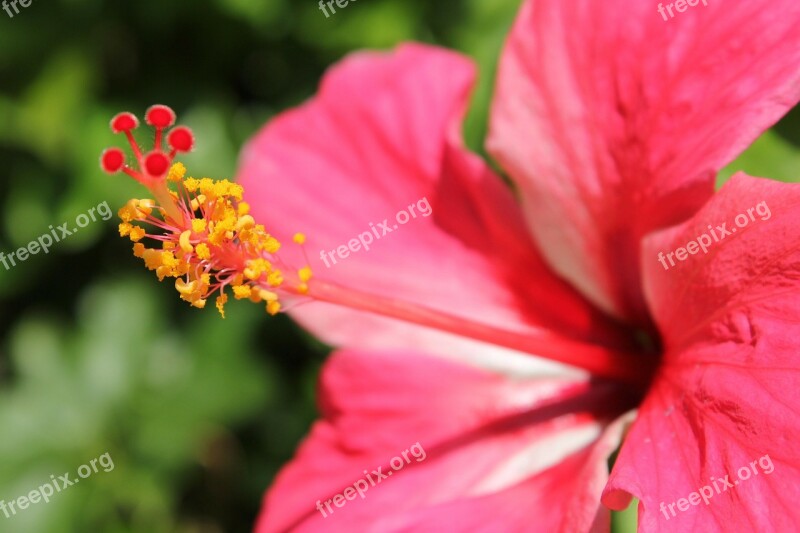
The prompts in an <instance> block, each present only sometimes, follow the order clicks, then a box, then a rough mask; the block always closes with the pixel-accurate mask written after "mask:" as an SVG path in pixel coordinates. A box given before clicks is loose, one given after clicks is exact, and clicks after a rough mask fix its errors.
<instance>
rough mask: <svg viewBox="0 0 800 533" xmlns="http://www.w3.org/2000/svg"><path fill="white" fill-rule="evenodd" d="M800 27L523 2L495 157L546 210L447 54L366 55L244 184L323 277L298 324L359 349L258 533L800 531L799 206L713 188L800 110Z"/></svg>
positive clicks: (742, 8)
mask: <svg viewBox="0 0 800 533" xmlns="http://www.w3.org/2000/svg"><path fill="white" fill-rule="evenodd" d="M798 22H800V4H798V3H797V2H795V1H790V0H772V1H769V2H768V1H766V0H756V1H750V2H736V3H733V2H720V1H717V2H710V3H709V4H708V6H707V7H701V6H698V7H697V9H694V10H690V11H689V12H687V13H684V14H683V16H682V17H678V18H675V19H674V20H669V21H666V22H665V21H664V19H663V18H662V16H661V15H659V13H658V11H657V9H656V7H655V6H654V5H653V4H650V3H648V2H630V1H623V0H608V1H605V2H596V1H593V0H570V1H564V0H538V1H528V2H526V3H525V5H524V7H523V9H522V11H521V13H520V15H519V18H518V20H517V22H516V24H515V25H514V28H513V30H512V33H511V35H510V38H509V41H508V44H507V46H506V49H505V51H504V53H503V57H502V60H501V65H500V73H499V80H498V85H497V93H496V98H495V102H494V107H493V109H492V117H491V134H490V138H489V143H488V146H489V149H490V152H491V153H492V154H493V155H494V156H495V157H496V159H497V160H498V162H499V163H500V164H501V165H502V167H503V168H504V169H505V170H506V171H507V172H508V174H509V176H510V178H511V179H512V181H513V183H514V185H515V186H516V189H517V190H518V191H519V193H520V194H519V196H520V200H521V202H520V203H518V202H517V201H516V199H515V197H514V195H513V194H512V193H511V192H510V190H509V189H508V188H507V187H506V185H505V184H504V182H503V181H502V180H501V179H500V178H499V177H498V176H497V175H496V174H495V173H494V172H493V171H492V170H491V169H490V167H489V166H487V165H486V164H485V163H484V162H483V161H482V160H481V159H480V158H478V157H477V156H475V155H473V154H471V153H469V152H468V151H467V150H465V148H464V147H463V145H462V142H461V138H460V127H461V119H462V117H463V113H464V109H465V106H466V101H467V95H468V92H469V89H470V87H471V86H472V83H473V78H474V72H473V68H472V66H471V64H470V63H469V62H468V61H467V60H466V59H464V58H462V57H460V56H459V55H456V54H454V53H450V52H447V51H444V50H440V49H436V48H431V47H425V46H419V45H407V46H403V47H401V48H400V49H398V50H397V51H396V52H394V53H391V54H376V53H360V54H356V55H354V56H351V57H349V58H348V59H346V60H345V61H344V62H343V63H342V64H340V65H338V66H337V67H335V68H334V69H333V70H332V71H331V72H330V73H329V74H328V75H327V76H326V77H325V79H324V81H323V83H322V87H321V89H320V93H319V95H318V96H317V97H316V98H314V99H313V100H312V101H310V102H309V103H307V104H305V105H304V106H302V107H300V108H299V109H296V110H293V111H291V112H289V113H286V114H284V115H282V116H280V117H278V118H277V119H276V120H275V121H273V122H272V123H271V124H269V125H268V126H267V127H266V128H265V129H264V130H263V131H262V132H261V133H259V134H258V135H257V137H256V138H255V139H254V140H253V141H252V142H251V144H250V145H249V146H248V147H247V149H246V151H245V152H244V155H243V160H242V166H241V169H240V173H239V175H240V178H239V183H240V184H242V185H244V186H245V189H246V192H245V198H246V199H247V200H248V201H249V202H250V204H251V205H252V215H253V216H254V218H255V219H257V220H259V221H262V222H263V223H265V224H266V227H267V228H269V231H270V234H272V235H275V237H276V238H277V239H279V240H288V239H290V238H291V235H292V234H293V233H294V232H295V231H297V230H301V231H303V232H305V233H306V234H308V241H307V245H308V247H310V248H312V249H313V250H317V249H319V250H320V251H321V253H320V258H319V259H316V257H314V258H313V259H312V261H310V263H311V264H310V266H311V267H312V268H313V270H314V273H315V277H314V279H312V280H311V281H309V282H308V284H307V287H304V288H307V291H302V293H303V294H306V293H307V296H308V297H310V298H312V299H313V300H316V301H312V302H311V303H308V304H307V305H303V306H298V307H296V308H295V309H294V310H293V311H291V312H292V314H293V315H294V316H295V317H296V318H297V319H298V320H299V321H300V322H301V323H303V324H304V325H305V326H306V327H308V328H309V329H310V330H311V331H312V332H314V333H316V334H317V335H319V336H320V337H321V338H322V339H324V340H325V341H327V342H329V343H331V344H334V345H336V346H339V347H340V349H339V350H338V351H337V352H335V354H334V355H333V357H332V359H331V361H330V362H329V363H328V365H327V366H326V368H325V370H324V372H323V376H322V387H321V391H320V394H321V407H322V412H323V419H322V420H321V421H320V422H318V423H317V424H316V425H315V427H314V428H313V430H312V432H311V435H310V436H309V438H308V439H307V440H306V441H305V443H304V444H303V445H302V447H301V448H300V450H299V452H298V455H297V457H296V459H295V460H294V461H293V462H292V463H291V464H290V465H289V466H287V467H286V468H285V469H284V470H283V471H282V472H281V474H280V475H279V476H278V479H277V481H276V483H275V486H274V487H273V488H272V489H271V490H270V492H269V493H268V495H267V497H266V500H265V507H264V513H263V515H262V516H261V518H260V520H259V523H258V525H257V531H259V532H269V531H287V530H292V531H347V532H350V531H381V532H383V531H486V532H489V531H491V532H494V531H498V532H499V531H502V532H506V531H565V532H573V531H589V530H598V531H602V530H607V529H608V515H609V511H608V507H610V508H614V509H621V508H624V507H625V506H626V505H627V504H628V502H629V501H630V498H631V496H635V497H637V498H639V499H640V500H641V503H640V506H639V519H640V520H639V523H640V529H641V530H643V531H704V532H705V531H743V530H748V531H749V530H754V529H763V530H769V531H791V530H793V529H794V528H795V527H796V524H797V523H800V510H798V507H795V500H796V499H797V497H798V496H800V489H798V480H800V471H798V468H800V452H798V451H797V447H796V446H795V445H794V443H795V442H796V441H797V438H798V436H800V420H798V416H799V415H798V413H799V412H800V409H798V408H799V407H800V406H798V401H797V400H796V397H797V396H796V394H795V391H796V390H797V389H798V386H800V375H799V374H798V370H799V369H800V359H799V358H798V354H797V344H796V339H798V333H799V332H798V329H799V328H800V303H798V300H797V298H796V295H797V290H798V288H800V285H799V284H800V252H798V244H800V231H798V227H800V225H799V224H798V222H800V220H798V215H797V211H796V210H795V206H796V205H797V204H798V203H800V189H798V186H797V185H786V184H780V183H775V182H770V181H767V180H763V179H757V178H751V177H748V176H745V175H741V174H740V175H737V176H736V177H734V178H733V179H732V180H731V181H730V183H728V184H727V185H726V186H725V187H723V189H722V190H720V191H719V192H717V193H716V194H714V193H713V185H714V178H715V174H716V172H717V171H718V170H719V169H720V168H721V167H722V166H723V165H725V164H726V163H728V162H729V161H731V160H732V159H733V158H734V157H735V156H736V155H737V154H738V153H739V152H740V151H741V150H742V149H743V148H744V147H745V146H747V145H748V144H749V143H750V142H751V141H753V140H754V138H755V137H756V136H757V135H758V134H760V133H761V132H762V131H763V130H764V129H766V128H767V127H769V126H770V125H771V124H773V123H774V122H775V121H776V120H777V119H778V118H779V117H780V116H781V115H782V114H784V113H785V112H786V111H787V110H788V109H789V108H790V107H791V106H793V105H794V104H795V103H796V102H797V101H798V98H799V97H800V71H799V70H798V68H797V65H798V61H800V34H798V32H797V26H798ZM412 206H414V207H415V208H416V211H414V212H416V213H417V216H416V217H413V216H412ZM426 206H427V207H426ZM420 211H422V212H423V214H421V213H420ZM401 212H402V213H404V216H403V217H400V216H399V215H400V213H401ZM424 213H427V215H426V214H424ZM742 216H744V218H741V217H742ZM403 221H405V222H403ZM734 230H735V231H734ZM370 234H371V236H370V237H369V242H367V237H366V236H367V235H370ZM706 241H708V242H706ZM691 243H694V244H691ZM282 257H283V260H284V261H285V262H286V263H287V264H290V265H302V264H305V263H306V261H305V258H304V257H303V255H302V251H301V249H300V248H296V249H291V250H286V252H285V254H284V255H283V256H282ZM548 359H549V360H550V361H548ZM631 422H632V424H631ZM624 433H627V434H626V435H625V436H624V440H623V434H624ZM620 443H622V446H621V450H620V453H619V457H618V458H617V460H616V463H615V465H614V469H613V471H612V472H611V475H610V478H609V477H608V476H609V474H608V471H607V466H606V465H607V460H608V457H609V455H610V454H611V452H613V451H614V450H615V449H616V448H617V447H618V446H619V445H620ZM414 446H416V447H417V448H414ZM412 449H419V450H424V455H425V457H424V459H422V458H421V457H422V454H419V457H418V456H417V455H413V456H412V455H410V454H411V450H412ZM404 454H405V455H404ZM398 458H400V462H399V463H398V462H397V461H395V460H396V459H398ZM395 466H400V468H395ZM381 469H382V470H381ZM375 472H377V473H375ZM388 472H391V473H392V474H393V475H392V477H389V476H388ZM376 478H377V479H376ZM366 480H369V486H367V490H366V491H365V490H363V489H362V487H363V486H364V485H366V483H367V481H366ZM358 489H362V490H358ZM707 489H708V490H707ZM709 491H712V492H711V494H708V492H709ZM337 495H338V496H337ZM601 501H602V503H601Z"/></svg>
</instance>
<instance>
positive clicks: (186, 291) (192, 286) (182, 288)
mask: <svg viewBox="0 0 800 533" xmlns="http://www.w3.org/2000/svg"><path fill="white" fill-rule="evenodd" d="M175 289H176V290H177V291H178V292H179V293H181V295H183V296H188V295H190V294H192V293H193V292H195V291H196V290H197V282H196V281H190V282H189V283H186V281H184V280H183V278H178V279H176V280H175Z"/></svg>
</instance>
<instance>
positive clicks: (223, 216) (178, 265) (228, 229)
mask: <svg viewBox="0 0 800 533" xmlns="http://www.w3.org/2000/svg"><path fill="white" fill-rule="evenodd" d="M145 121H146V122H147V124H149V125H150V126H152V127H154V128H155V129H156V139H155V143H154V146H153V149H152V150H150V151H148V152H145V151H143V150H142V149H141V148H140V147H139V146H138V145H137V144H136V141H135V140H134V138H133V135H132V134H131V130H133V129H134V128H135V127H136V126H138V120H137V119H136V117H135V116H133V115H132V114H130V113H120V114H119V115H117V116H116V117H114V119H113V120H112V121H111V129H112V131H113V132H114V133H125V135H126V136H127V137H128V139H129V141H130V143H131V147H132V151H133V154H134V156H135V159H136V165H135V166H133V167H131V166H128V165H126V164H125V156H124V154H123V152H122V150H120V149H119V148H109V149H107V150H106V151H104V152H103V154H102V156H101V158H100V164H101V166H102V168H103V170H105V171H106V172H108V173H112V174H113V173H117V172H124V173H126V174H128V175H129V176H131V177H133V178H134V179H136V180H137V181H138V182H139V183H141V184H143V185H144V186H145V187H147V188H148V189H149V190H150V192H151V193H152V194H153V197H154V199H153V200H149V199H144V200H131V201H130V202H128V204H127V205H125V206H124V207H123V208H122V209H120V210H119V216H120V218H121V219H122V223H121V224H120V226H119V232H120V236H122V237H128V238H130V239H131V241H133V242H134V243H135V244H134V246H133V253H134V255H135V256H136V257H139V258H141V259H142V260H143V261H144V263H145V266H146V267H147V268H148V269H150V270H154V271H155V273H156V275H157V276H158V278H159V280H163V279H165V278H175V290H176V291H177V292H178V294H179V295H180V298H181V299H182V300H185V301H186V302H188V303H190V304H191V305H192V306H194V307H197V308H204V307H205V306H206V303H207V301H208V299H209V298H210V297H212V296H214V295H216V299H215V301H214V302H215V306H216V308H217V309H218V310H219V312H220V314H221V315H222V316H223V318H224V316H225V304H226V303H227V301H228V294H227V293H226V289H227V288H230V289H231V290H232V292H233V295H234V297H235V298H236V299H249V300H251V301H252V302H256V303H260V302H265V303H266V310H267V312H268V313H270V314H275V313H277V312H279V311H280V309H281V302H280V298H281V296H282V295H283V296H287V295H288V296H294V295H296V294H298V293H302V292H304V291H307V290H308V285H307V282H308V280H309V279H311V269H310V268H309V267H308V266H302V265H301V267H300V268H296V267H294V266H292V265H288V264H286V263H284V261H283V260H282V259H281V257H280V256H279V255H278V251H279V250H280V248H281V243H280V242H278V240H277V239H275V238H274V237H273V236H271V235H270V234H269V233H267V231H266V228H264V226H262V225H260V224H258V223H257V222H256V220H255V219H254V218H253V217H252V216H251V215H249V214H248V213H249V210H250V207H249V206H248V205H247V203H245V202H243V201H242V194H243V192H244V190H243V189H242V187H241V186H240V185H237V184H235V183H231V182H229V181H227V180H222V181H213V180H211V179H209V178H203V179H199V180H198V179H195V178H192V177H185V176H186V167H184V166H183V165H182V164H181V163H173V158H174V156H175V154H177V153H179V152H187V151H189V150H191V149H192V147H193V146H194V136H193V135H192V132H191V130H190V129H189V128H187V127H185V126H177V127H174V128H173V129H172V130H171V131H169V132H168V133H167V136H166V141H167V145H168V146H169V148H170V152H169V153H167V152H166V151H164V149H163V147H162V144H163V143H162V132H163V131H164V130H165V129H166V128H169V127H171V126H173V124H174V123H175V113H174V112H173V111H172V110H171V109H170V108H168V107H167V106H163V105H156V106H152V107H151V108H150V109H148V110H147V113H146V114H145ZM170 184H172V185H173V187H174V188H175V189H176V190H172V189H170ZM138 223H144V224H147V225H149V226H151V229H150V230H149V232H148V231H145V229H144V228H143V227H141V226H139V225H137V224H138ZM147 240H150V241H154V242H155V243H156V244H155V246H153V245H151V247H147V246H146V245H145V244H144V243H145V242H147ZM295 240H297V238H295ZM140 241H141V242H140ZM304 253H305V252H304Z"/></svg>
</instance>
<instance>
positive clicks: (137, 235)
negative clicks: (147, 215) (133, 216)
mask: <svg viewBox="0 0 800 533" xmlns="http://www.w3.org/2000/svg"><path fill="white" fill-rule="evenodd" d="M145 235H147V234H146V233H145V231H144V228H142V227H139V226H134V227H133V229H131V233H130V237H131V240H132V241H133V242H139V241H141V240H142V239H144V236H145Z"/></svg>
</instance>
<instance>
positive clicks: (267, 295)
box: [258, 289, 278, 302]
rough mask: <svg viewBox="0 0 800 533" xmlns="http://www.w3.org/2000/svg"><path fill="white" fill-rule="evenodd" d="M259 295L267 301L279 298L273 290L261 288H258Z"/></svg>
mask: <svg viewBox="0 0 800 533" xmlns="http://www.w3.org/2000/svg"><path fill="white" fill-rule="evenodd" d="M258 297H259V298H261V299H262V300H264V301H265V302H274V301H275V300H277V299H278V295H277V294H275V293H274V292H272V291H268V290H264V289H259V290H258Z"/></svg>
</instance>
